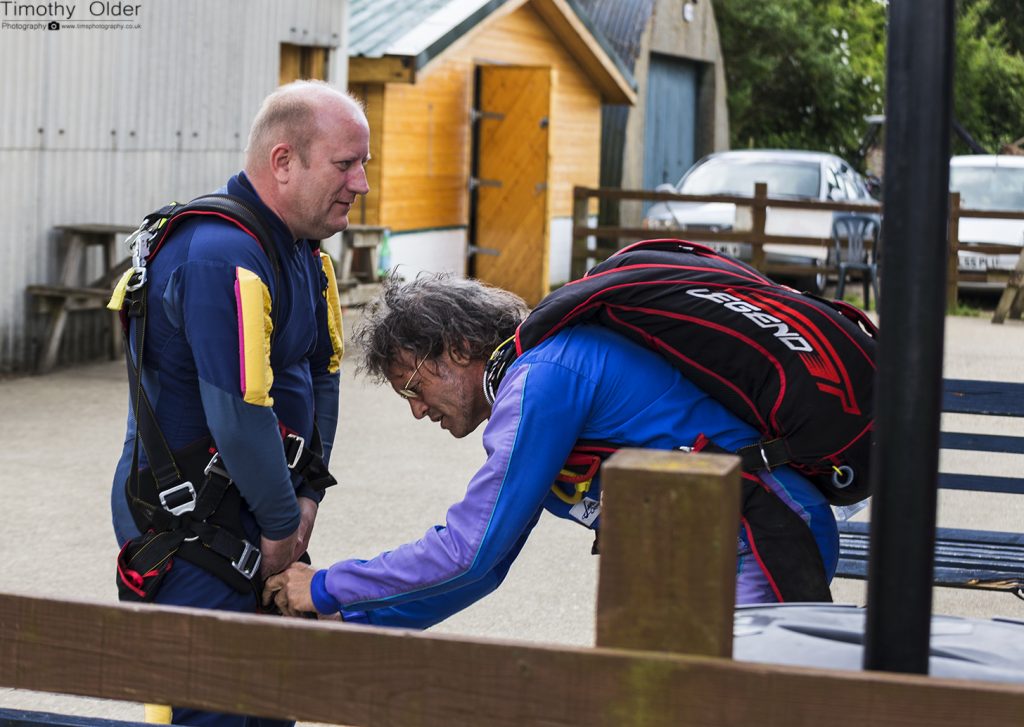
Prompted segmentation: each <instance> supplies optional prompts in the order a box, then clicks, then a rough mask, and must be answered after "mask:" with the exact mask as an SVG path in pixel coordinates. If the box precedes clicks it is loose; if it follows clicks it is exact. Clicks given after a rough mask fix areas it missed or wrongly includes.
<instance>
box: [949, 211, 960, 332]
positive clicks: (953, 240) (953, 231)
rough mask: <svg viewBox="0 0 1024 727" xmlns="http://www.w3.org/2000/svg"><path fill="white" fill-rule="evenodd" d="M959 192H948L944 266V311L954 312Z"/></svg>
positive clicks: (957, 280) (957, 266)
mask: <svg viewBox="0 0 1024 727" xmlns="http://www.w3.org/2000/svg"><path fill="white" fill-rule="evenodd" d="M959 250H960V193H959V192H950V193H949V260H947V267H946V270H947V272H946V313H949V314H952V313H955V312H956V301H957V293H958V290H959V287H960V286H959V282H960V281H959V270H960V255H959Z"/></svg>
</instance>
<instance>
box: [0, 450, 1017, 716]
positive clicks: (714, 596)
mask: <svg viewBox="0 0 1024 727" xmlns="http://www.w3.org/2000/svg"><path fill="white" fill-rule="evenodd" d="M739 476H740V473H739V467H738V460H737V459H736V458H734V457H730V456H716V455H684V454H682V453H678V452H655V451H650V450H643V451H641V450H623V451H622V452H620V453H618V454H616V455H615V456H614V457H613V458H611V459H610V460H609V461H608V462H607V464H606V466H605V474H604V477H605V491H604V511H603V512H604V514H603V517H604V523H603V527H602V537H601V540H602V555H601V562H600V576H599V577H600V583H599V588H598V603H597V607H598V608H597V644H598V645H597V647H595V648H571V647H563V646H537V645H525V644H517V643H508V642H496V641H483V640H475V639H464V638H454V637H449V636H434V635H430V634H420V633H407V632H403V631H398V630H387V629H376V628H369V627H360V626H355V625H346V624H341V623H333V622H318V621H308V620H299V619H281V618H268V617H261V616H247V615H238V614H227V613H223V612H209V611H200V610H195V609H182V608H170V607H158V606H142V605H138V606H132V605H99V604H91V603H77V602H60V601H50V600H44V599H39V598H31V597H27V596H18V595H0V687H13V688H16V689H28V690H38V691H52V692H61V693H66V694H77V695H86V696H92V697H102V698H108V699H119V700H129V701H134V702H143V701H144V702H157V703H173V704H179V705H182V706H191V707H196V708H202V709H209V710H216V711H229V712H236V713H243V714H259V715H265V716H267V717H277V718H287V719H298V720H307V721H316V722H328V723H337V724H348V725H421V726H424V725H438V726H441V725H443V726H444V727H451V726H455V725H467V726H472V727H477V726H478V725H494V726H499V727H500V726H502V725H508V726H509V727H512V726H515V727H519V726H520V725H538V724H544V725H550V726H557V725H564V726H568V725H586V726H587V727H595V726H599V725H616V726H620V725H672V726H673V727H686V726H687V725H703V726H708V727H716V726H719V725H720V726H722V727H725V726H726V725H736V724H759V725H764V726H765V727H782V726H783V725H786V726H788V725H797V724H802V725H812V724H828V725H832V726H833V727H847V726H848V727H864V725H873V726H876V727H877V726H879V725H898V726H903V727H909V726H911V725H914V726H918V725H919V726H920V727H926V726H927V727H932V726H933V725H936V724H941V725H943V726H944V727H958V726H960V725H963V726H964V727H967V726H968V725H978V724H1016V723H1017V722H1018V721H1019V719H1020V715H1021V714H1024V686H1019V685H1018V686H1013V685H998V684H991V683H980V682H967V681H953V680H940V679H933V678H929V677H923V676H916V675H913V676H911V675H896V674H883V673H877V672H876V673H862V672H850V671H833V670H812V669H802V668H794V667H784V666H773V665H765V664H753V663H741V662H735V661H732V660H731V659H730V655H731V653H732V606H733V593H734V588H735V575H734V574H735V557H736V556H735V546H736V531H737V527H738V515H737V513H738V510H739V508H738V501H739ZM529 607H538V606H537V605H536V604H530V605H529Z"/></svg>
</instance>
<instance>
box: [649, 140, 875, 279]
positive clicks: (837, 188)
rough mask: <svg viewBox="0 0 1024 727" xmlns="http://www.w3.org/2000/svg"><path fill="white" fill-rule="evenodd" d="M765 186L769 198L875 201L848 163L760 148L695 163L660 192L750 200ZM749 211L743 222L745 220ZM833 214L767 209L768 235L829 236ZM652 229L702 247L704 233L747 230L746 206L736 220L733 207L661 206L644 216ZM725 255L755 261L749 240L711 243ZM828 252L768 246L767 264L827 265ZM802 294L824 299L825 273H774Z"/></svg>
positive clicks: (831, 156) (823, 155)
mask: <svg viewBox="0 0 1024 727" xmlns="http://www.w3.org/2000/svg"><path fill="white" fill-rule="evenodd" d="M756 182H765V183H766V184H767V185H768V196H769V197H782V198H786V199H807V200H821V201H833V202H856V203H867V202H872V201H874V200H873V199H872V197H871V194H870V193H869V191H868V186H867V184H866V182H865V181H864V178H863V177H862V176H861V175H860V174H859V173H858V172H857V171H856V170H855V169H854V168H853V166H852V165H850V164H849V163H848V162H846V161H845V160H843V159H841V158H839V157H837V156H835V155H834V154H826V153H824V152H815V151H794V150H775V149H758V150H753V149H752V150H744V151H725V152H719V153H717V154H711V155H709V156H706V157H704V158H703V159H701V160H700V161H699V162H697V163H696V164H694V165H693V166H692V167H691V168H690V169H689V171H687V172H686V174H684V175H683V178H682V179H680V180H679V183H678V184H676V185H671V184H663V185H661V186H659V187H658V188H657V191H659V192H676V193H678V194H695V195H718V194H720V195H744V196H753V194H754V184H755V183H756ZM744 213H745V216H746V219H743V218H742V217H743V214H744ZM834 214H836V213H833V212H830V211H822V210H792V209H773V208H771V207H769V208H768V211H767V216H766V221H765V231H766V232H767V233H768V234H775V235H789V236H792V237H817V238H828V237H830V236H831V233H832V219H833V216H834ZM644 227H646V228H647V229H650V230H665V231H668V230H674V231H676V230H677V231H680V232H683V233H686V234H684V235H682V236H683V237H685V238H687V239H689V240H692V241H695V242H700V241H701V238H700V233H701V232H706V231H715V232H717V231H728V230H733V229H737V230H742V229H750V220H749V208H741V219H740V220H737V212H736V205H734V204H729V203H724V202H658V203H655V204H654V205H652V206H651V207H650V209H649V210H648V211H647V213H646V215H645V216H644ZM709 244H710V245H711V246H712V247H714V248H716V249H718V250H720V251H721V252H724V253H726V254H727V255H731V256H733V257H736V258H739V259H740V260H747V261H749V260H750V245H749V244H746V243H721V242H719V243H709ZM828 254H829V250H828V248H825V247H815V246H809V245H765V260H766V262H768V263H786V264H802V265H819V264H823V263H824V262H825V261H826V260H827V258H828ZM773 277H777V278H779V280H780V282H785V283H788V284H790V285H792V286H793V287H796V288H799V289H801V290H809V291H811V292H814V293H818V294H821V293H823V292H824V290H825V283H826V278H825V275H824V273H820V274H818V275H806V276H803V277H799V278H792V279H786V278H784V277H783V276H773Z"/></svg>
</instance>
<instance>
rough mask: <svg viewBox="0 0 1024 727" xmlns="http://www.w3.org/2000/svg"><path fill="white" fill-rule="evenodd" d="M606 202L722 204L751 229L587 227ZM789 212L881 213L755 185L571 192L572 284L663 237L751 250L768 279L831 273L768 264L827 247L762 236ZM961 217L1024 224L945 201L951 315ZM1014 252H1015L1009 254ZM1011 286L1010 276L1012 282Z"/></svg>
mask: <svg viewBox="0 0 1024 727" xmlns="http://www.w3.org/2000/svg"><path fill="white" fill-rule="evenodd" d="M592 199H597V200H606V201H608V202H613V203H618V202H621V201H622V200H640V201H645V202H702V203H708V202H725V203H729V204H735V205H737V208H740V207H745V208H748V209H749V210H750V216H751V226H750V229H749V230H735V229H730V230H719V231H710V230H699V231H692V232H690V233H687V231H685V230H679V231H673V230H671V229H648V228H644V227H619V226H606V225H597V226H591V225H590V210H591V200H592ZM769 207H771V208H773V209H792V210H808V211H829V212H867V213H881V212H882V206H881V205H880V204H877V203H876V204H854V203H850V202H818V201H814V200H793V199H782V198H775V197H769V196H768V186H767V185H766V184H764V183H761V182H759V183H757V184H755V185H754V196H753V197H748V196H738V195H692V194H672V193H670V192H652V191H649V190H636V189H611V188H600V189H594V188H590V187H575V188H574V189H573V232H572V234H573V246H572V278H573V279H576V278H578V277H580V276H581V275H583V273H584V272H586V270H587V268H588V267H589V265H588V261H589V260H590V259H593V258H596V259H598V260H603V259H604V258H606V257H607V256H608V255H610V254H612V253H613V252H615V251H616V250H617V249H619V248H620V247H624V246H625V245H626V244H628V243H630V242H633V241H636V240H642V239H649V238H652V237H659V236H665V235H680V236H682V237H687V236H688V235H689V236H690V237H692V238H693V239H694V241H695V242H743V243H749V244H750V246H751V260H750V262H751V264H752V265H753V266H754V267H755V268H757V269H758V270H760V271H762V272H764V273H766V274H768V275H773V274H775V275H779V274H782V275H801V274H814V273H821V272H825V273H835V265H834V263H832V262H831V261H829V262H828V263H826V264H823V265H820V266H817V265H815V266H812V265H798V264H777V263H766V261H765V253H764V246H765V245H772V244H781V245H806V246H808V247H818V248H821V247H830V246H831V244H832V240H831V238H830V237H801V236H794V235H778V234H768V233H767V232H766V230H765V225H766V221H767V218H768V208H769ZM965 217H976V218H985V219H1016V220H1024V212H1021V211H1009V210H1007V211H993V210H976V209H969V208H964V207H961V206H960V193H959V192H951V193H950V195H949V228H948V229H949V266H948V274H947V279H946V286H947V289H946V290H947V295H946V300H947V301H948V306H949V308H950V310H952V309H954V308H955V307H956V301H957V288H958V285H959V282H960V281H959V277H958V276H959V270H958V264H957V261H958V254H957V253H958V251H959V250H960V244H961V243H960V239H959V231H960V220H961V219H963V218H965ZM592 237H593V238H596V243H597V246H596V248H595V249H590V248H589V247H588V241H589V239H590V238H592ZM965 249H970V250H971V251H972V252H977V253H982V254H1000V253H1001V254H1006V253H1007V252H1008V250H1007V247H1006V246H1005V245H997V244H991V243H970V245H969V248H968V247H965ZM1010 252H1014V251H1012V250H1011V251H1010ZM1009 282H1010V283H1012V282H1013V275H1012V274H1011V276H1010V281H1009Z"/></svg>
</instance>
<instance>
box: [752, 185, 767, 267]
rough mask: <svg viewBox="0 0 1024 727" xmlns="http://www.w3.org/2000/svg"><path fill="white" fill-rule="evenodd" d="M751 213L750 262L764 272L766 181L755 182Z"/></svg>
mask: <svg viewBox="0 0 1024 727" xmlns="http://www.w3.org/2000/svg"><path fill="white" fill-rule="evenodd" d="M751 214H752V217H753V227H752V228H751V230H750V233H751V234H750V239H751V245H750V264H751V266H752V267H753V268H754V269H755V270H760V271H761V272H762V273H763V272H764V270H765V265H764V236H765V224H766V222H767V220H768V185H767V184H765V183H764V182H756V183H755V184H754V205H753V208H752V209H751Z"/></svg>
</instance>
